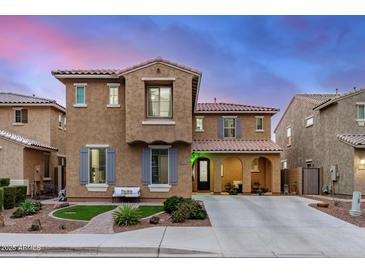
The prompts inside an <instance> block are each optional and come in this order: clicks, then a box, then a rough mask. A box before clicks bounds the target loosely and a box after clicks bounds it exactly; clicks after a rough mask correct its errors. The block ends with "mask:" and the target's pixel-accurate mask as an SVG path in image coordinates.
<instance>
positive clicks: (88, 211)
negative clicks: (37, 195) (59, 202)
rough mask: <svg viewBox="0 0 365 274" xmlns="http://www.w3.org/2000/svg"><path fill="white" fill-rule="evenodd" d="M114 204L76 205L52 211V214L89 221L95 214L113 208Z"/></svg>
mask: <svg viewBox="0 0 365 274" xmlns="http://www.w3.org/2000/svg"><path fill="white" fill-rule="evenodd" d="M116 207H117V206H115V205H76V206H70V207H65V208H62V209H60V210H57V211H56V212H54V213H53V216H55V217H58V218H63V219H70V220H81V221H89V220H91V219H92V218H94V217H95V216H96V215H99V214H101V213H104V212H107V211H110V210H113V209H115V208H116Z"/></svg>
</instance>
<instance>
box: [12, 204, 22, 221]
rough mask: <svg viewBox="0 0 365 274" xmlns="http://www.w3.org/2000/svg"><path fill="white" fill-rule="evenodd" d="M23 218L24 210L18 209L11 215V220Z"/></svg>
mask: <svg viewBox="0 0 365 274" xmlns="http://www.w3.org/2000/svg"><path fill="white" fill-rule="evenodd" d="M24 216H25V212H24V209H23V208H21V207H18V208H17V209H16V210H15V211H14V212H13V215H11V218H23V217H24Z"/></svg>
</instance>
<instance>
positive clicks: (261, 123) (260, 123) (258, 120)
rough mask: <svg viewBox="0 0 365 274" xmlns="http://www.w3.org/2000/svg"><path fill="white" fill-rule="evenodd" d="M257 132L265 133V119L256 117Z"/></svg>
mask: <svg viewBox="0 0 365 274" xmlns="http://www.w3.org/2000/svg"><path fill="white" fill-rule="evenodd" d="M256 131H259V132H261V131H264V117H263V116H256Z"/></svg>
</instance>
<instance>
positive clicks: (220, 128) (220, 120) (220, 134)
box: [218, 117, 224, 139]
mask: <svg viewBox="0 0 365 274" xmlns="http://www.w3.org/2000/svg"><path fill="white" fill-rule="evenodd" d="M223 137H224V119H223V117H219V118H218V138H219V139H223Z"/></svg>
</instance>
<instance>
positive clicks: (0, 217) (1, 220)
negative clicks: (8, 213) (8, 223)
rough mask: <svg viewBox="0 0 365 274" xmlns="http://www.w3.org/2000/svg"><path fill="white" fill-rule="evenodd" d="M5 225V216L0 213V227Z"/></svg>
mask: <svg viewBox="0 0 365 274" xmlns="http://www.w3.org/2000/svg"><path fill="white" fill-rule="evenodd" d="M4 226H5V217H4V215H2V214H0V227H4Z"/></svg>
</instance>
